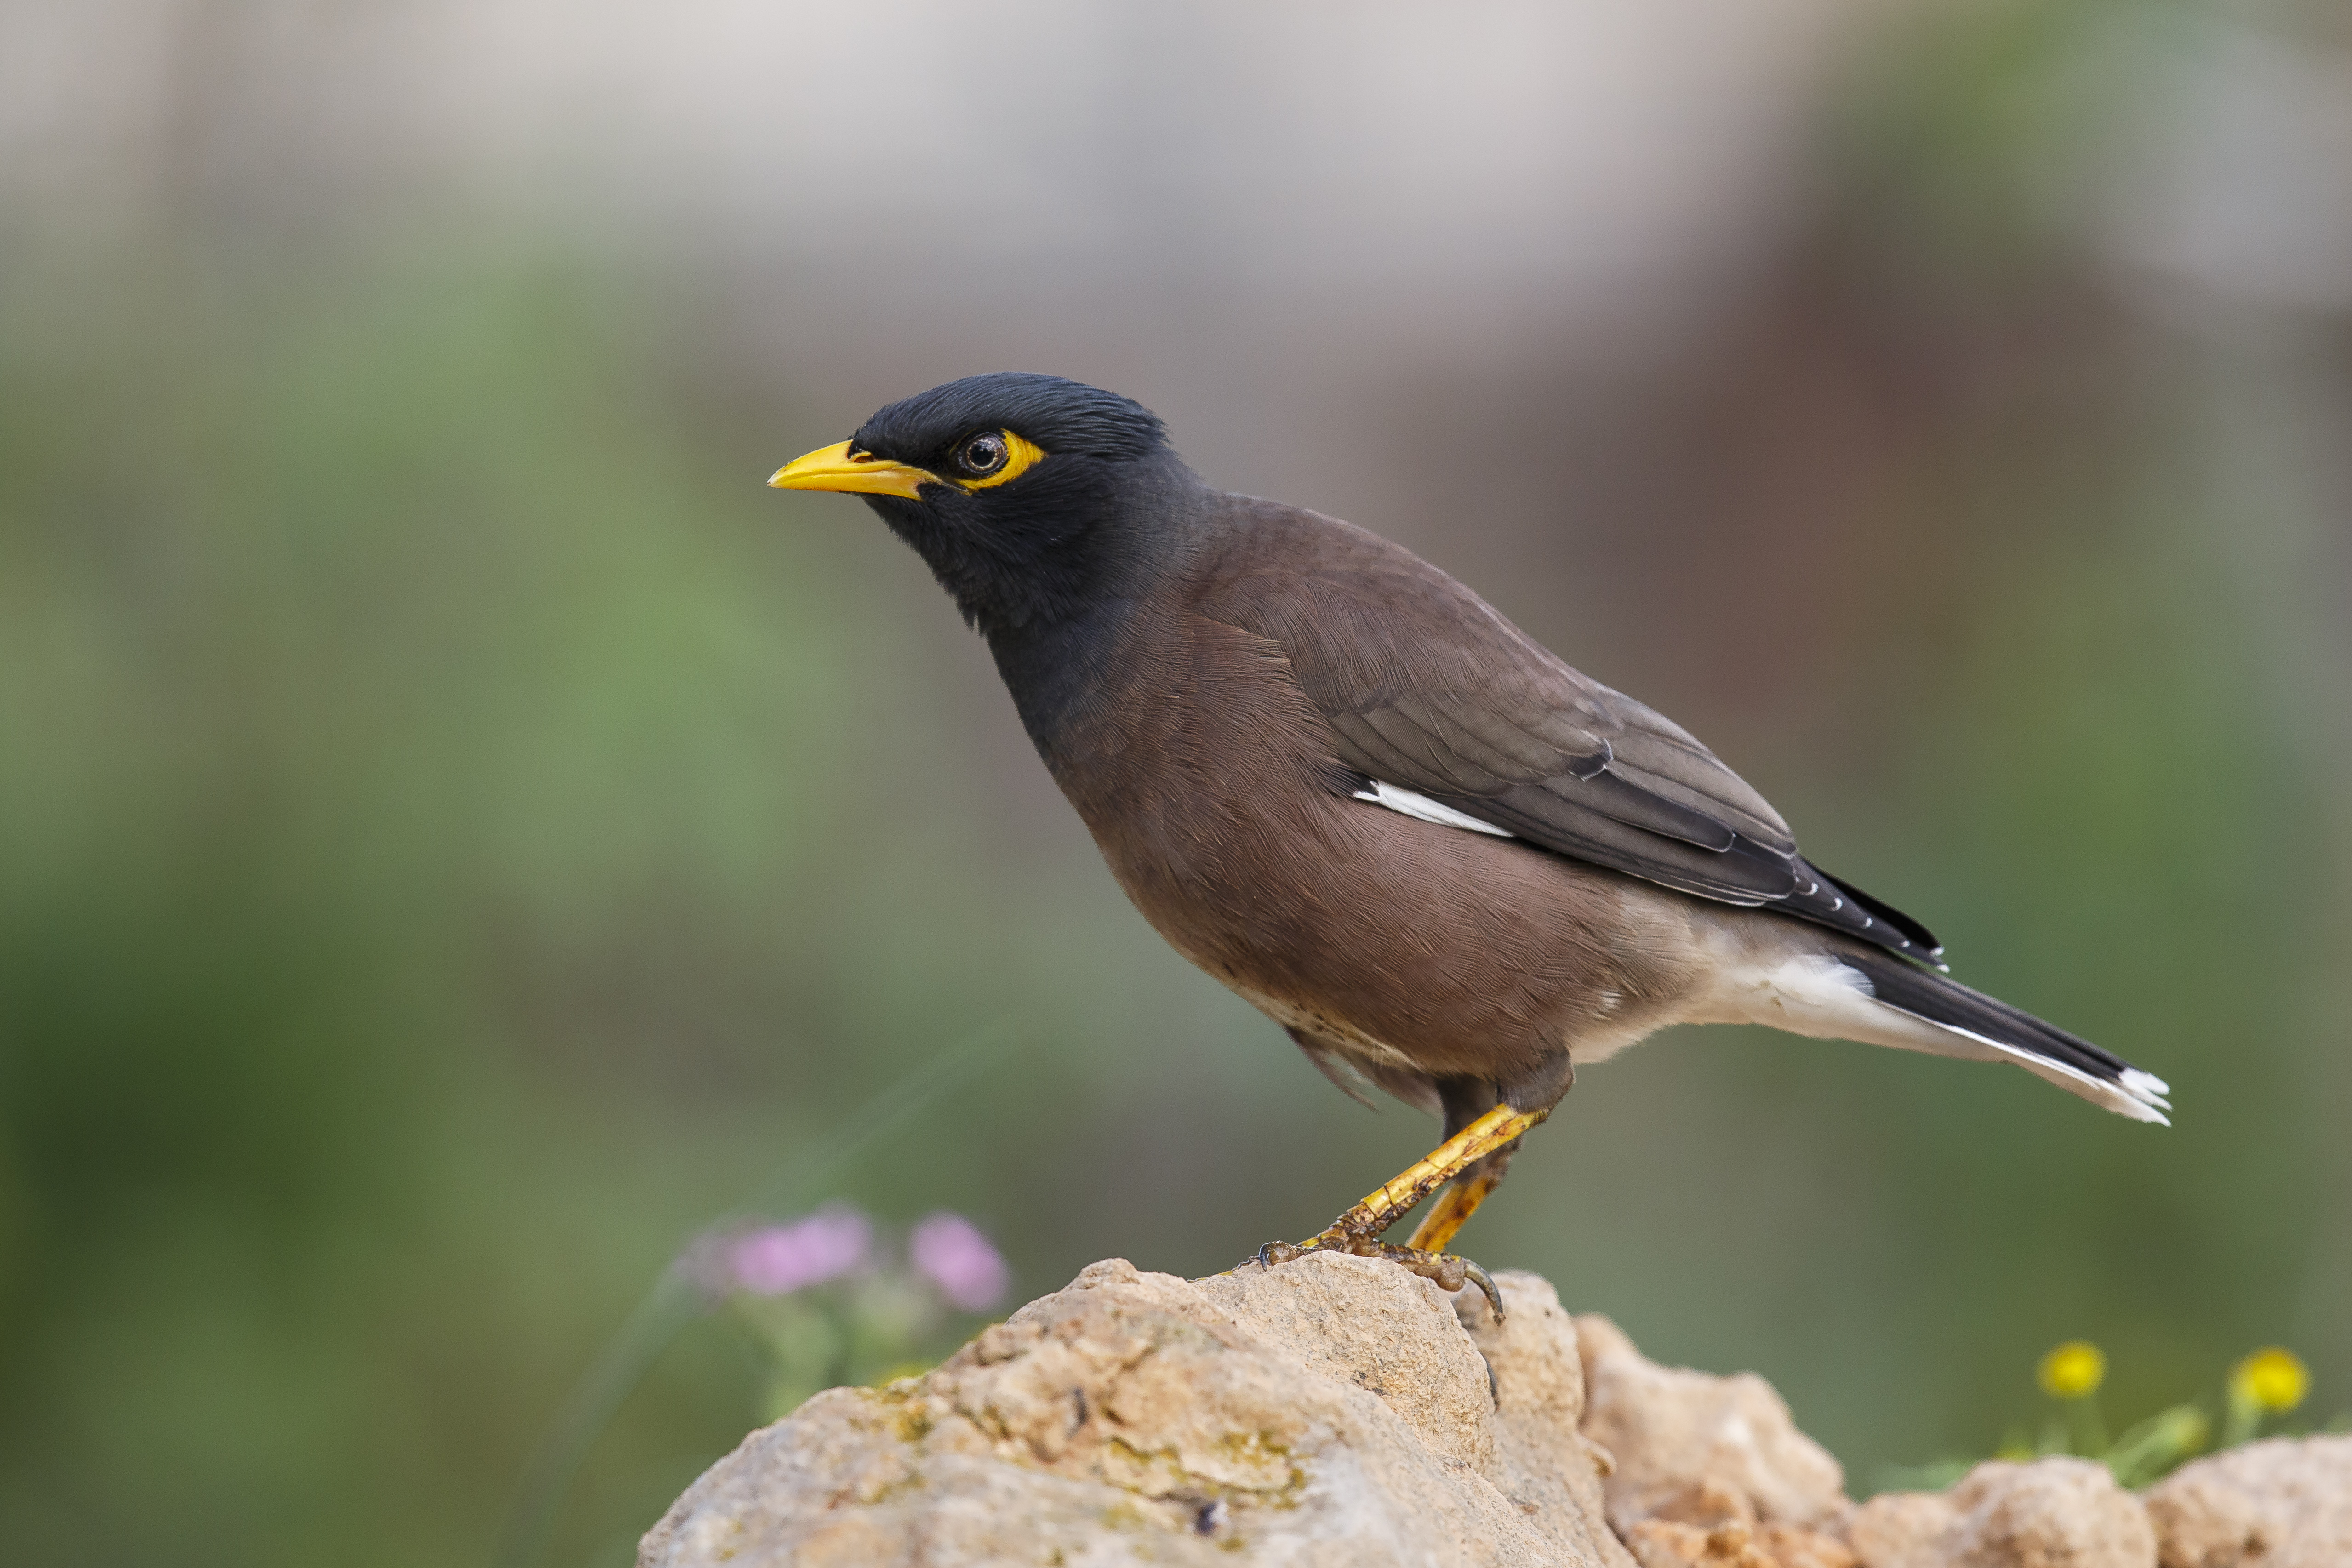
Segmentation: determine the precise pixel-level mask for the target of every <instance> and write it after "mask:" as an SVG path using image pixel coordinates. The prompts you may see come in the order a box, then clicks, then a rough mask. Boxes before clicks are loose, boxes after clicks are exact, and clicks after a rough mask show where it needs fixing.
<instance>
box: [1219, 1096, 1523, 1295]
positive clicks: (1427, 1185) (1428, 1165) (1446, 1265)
mask: <svg viewBox="0 0 2352 1568" xmlns="http://www.w3.org/2000/svg"><path fill="white" fill-rule="evenodd" d="M1550 1114H1551V1107H1549V1105H1547V1106H1545V1107H1543V1108H1542V1109H1541V1110H1536V1111H1515V1110H1513V1109H1512V1108H1511V1107H1510V1106H1508V1105H1497V1106H1496V1107H1495V1108H1494V1109H1493V1110H1491V1111H1488V1112H1487V1113H1486V1114H1485V1115H1483V1116H1480V1117H1479V1118H1478V1119H1477V1120H1476V1121H1475V1122H1473V1123H1471V1124H1469V1125H1468V1126H1466V1127H1465V1128H1463V1129H1462V1130H1461V1131H1460V1132H1458V1133H1456V1134H1454V1135H1453V1136H1452V1137H1450V1138H1448V1139H1446V1140H1445V1141H1444V1143H1442V1144H1440V1145H1437V1147H1435V1148H1433V1149H1432V1150H1431V1151H1430V1152H1429V1153H1428V1154H1426V1155H1423V1156H1422V1157H1421V1158H1419V1159H1417V1160H1415V1161H1414V1162H1413V1163H1412V1165H1410V1166H1406V1167H1405V1168H1404V1170H1403V1171H1402V1172H1401V1173H1399V1174H1398V1175H1397V1176H1392V1177H1391V1178H1390V1179H1389V1180H1387V1181H1385V1182H1382V1183H1381V1185H1380V1186H1377V1187H1375V1188H1373V1189H1372V1191H1371V1192H1370V1193H1369V1194H1367V1195H1366V1196H1365V1197H1364V1199H1363V1201H1361V1202H1360V1203H1358V1204H1357V1205H1356V1206H1355V1207H1352V1208H1350V1209H1349V1210H1348V1212H1347V1213H1345V1214H1343V1215H1341V1216H1340V1217H1339V1218H1337V1219H1335V1220H1333V1221H1332V1222H1331V1223H1330V1224H1329V1225H1328V1226H1327V1227H1326V1228H1324V1229H1323V1231H1322V1232H1321V1233H1320V1234H1319V1235H1317V1236H1314V1237H1311V1238H1309V1239H1307V1240H1305V1241H1302V1242H1297V1243H1295V1244H1294V1243H1292V1242H1288V1241H1269V1242H1267V1243H1266V1244H1265V1246H1263V1247H1261V1248H1259V1249H1257V1260H1258V1261H1259V1262H1260V1263H1262V1264H1265V1266H1267V1267H1269V1268H1271V1267H1273V1266H1274V1265H1275V1264H1277V1263H1287V1262H1289V1261H1290V1260H1292V1259H1294V1258H1300V1257H1304V1256H1305V1255H1306V1254H1307V1253H1309V1252H1352V1253H1354V1254H1356V1255H1357V1256H1358V1257H1363V1258H1387V1259H1390V1260H1392V1261H1394V1262H1398V1263H1402V1264H1403V1265H1404V1266H1405V1267H1406V1268H1408V1269H1411V1270H1412V1271H1413V1272H1414V1273H1416V1274H1420V1275H1423V1277H1424V1278H1427V1279H1430V1280H1433V1281H1436V1282H1437V1284H1438V1286H1439V1288H1441V1289H1443V1290H1448V1291H1458V1290H1460V1289H1461V1288H1462V1285H1463V1282H1464V1281H1465V1280H1470V1281H1475V1282H1476V1283H1477V1286H1478V1288H1479V1289H1480V1290H1481V1291H1485V1292H1486V1299H1487V1300H1488V1301H1490V1302H1492V1303H1493V1304H1494V1307H1495V1314H1496V1316H1497V1317H1500V1316H1501V1315H1502V1310H1503V1304H1502V1301H1501V1299H1500V1298H1499V1297H1498V1296H1497V1295H1496V1291H1495V1282H1494V1281H1492V1280H1489V1279H1487V1278H1486V1270H1484V1269H1481V1268H1479V1267H1478V1266H1477V1265H1476V1264H1475V1263H1473V1262H1471V1261H1469V1260H1467V1259H1464V1258H1454V1257H1449V1256H1446V1255H1444V1254H1441V1253H1438V1252H1434V1251H1432V1250H1429V1249H1423V1248H1418V1247H1388V1246H1383V1245H1382V1244H1381V1240H1380V1234H1381V1231H1383V1230H1386V1229H1387V1228H1389V1227H1390V1226H1391V1225H1393V1224H1395V1223H1396V1221H1397V1219H1398V1218H1400V1217H1401V1216H1402V1215H1403V1214H1405V1213H1406V1212H1407V1211H1408V1210H1410V1209H1411V1208H1412V1207H1413V1206H1414V1205H1415V1204H1417V1203H1419V1202H1420V1201H1421V1200H1422V1199H1423V1198H1424V1197H1428V1196H1429V1195H1430V1194H1431V1193H1432V1192H1433V1191H1435V1190H1436V1189H1437V1188H1438V1187H1440V1186H1444V1184H1445V1183H1447V1182H1449V1181H1452V1180H1453V1179H1454V1177H1455V1176H1460V1175H1461V1174H1462V1173H1463V1172H1464V1171H1465V1170H1467V1169H1469V1167H1471V1166H1474V1165H1476V1164H1477V1163H1478V1162H1479V1161H1481V1160H1484V1159H1485V1158H1486V1156H1487V1155H1492V1154H1494V1153H1496V1151H1497V1150H1499V1149H1502V1148H1504V1147H1506V1146H1507V1145H1510V1144H1513V1143H1516V1142H1517V1140H1518V1138H1519V1136H1520V1134H1524V1133H1525V1132H1526V1131H1527V1130H1528V1128H1530V1127H1533V1126H1535V1125H1536V1124H1538V1123H1540V1122H1541V1121H1542V1120H1543V1119H1544V1118H1545V1117H1547V1116H1549V1115H1550ZM1479 1196H1480V1197H1485V1196H1486V1195H1485V1193H1484V1192H1483V1191H1482V1192H1481V1193H1480V1194H1479ZM1474 1207H1475V1206H1474ZM1462 1218H1465V1219H1466V1218H1469V1212H1468V1210H1467V1209H1465V1210H1464V1211H1463V1215H1462ZM1457 1225H1458V1222H1457ZM1449 1234H1450V1232H1449Z"/></svg>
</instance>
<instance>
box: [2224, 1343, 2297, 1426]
mask: <svg viewBox="0 0 2352 1568" xmlns="http://www.w3.org/2000/svg"><path fill="white" fill-rule="evenodd" d="M2310 1391H2311V1369H2310V1368H2308V1367H2306V1366H2305V1365H2304V1364H2303V1360H2302V1358H2301V1357H2299V1356H2297V1355H2296V1354H2294V1352H2293V1351H2291V1350H2281V1349H2280V1348H2279V1347H2278V1346H2276V1345H2274V1344H2273V1345H2266V1346H2264V1347H2263V1349H2261V1350H2258V1351H2256V1352H2254V1354H2252V1355H2250V1356H2248V1357H2246V1359H2245V1360H2243V1361H2242V1362H2240V1363H2238V1364H2237V1366H2236V1367H2235V1368H2233V1369H2232V1370H2231V1373H2230V1397H2231V1399H2233V1400H2236V1401H2238V1402H2239V1403H2241V1404H2244V1405H2252V1406H2258V1407H2260V1408H2262V1409H2264V1410H2269V1411H2272V1412H2273V1413H2277V1414H2284V1412H2286V1411H2289V1410H2292V1409H2294V1407H2295V1406H2298V1405H2300V1404H2302V1403H2303V1396H2305V1394H2308V1393H2309V1392H2310Z"/></svg>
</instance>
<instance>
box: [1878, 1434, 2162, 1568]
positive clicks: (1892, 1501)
mask: <svg viewBox="0 0 2352 1568" xmlns="http://www.w3.org/2000/svg"><path fill="white" fill-rule="evenodd" d="M1846 1539H1847V1542H1848V1543H1849V1544H1850V1545H1851V1546H1852V1547H1853V1552H1854V1555H1855V1556H1856V1557H1858V1558H1859V1559H1860V1560H1861V1562H1862V1568H2156V1561H2157V1558H2156V1531H2155V1529H2154V1527H2153V1526H2151V1525H2150V1524H2149V1522H2148V1517H2147V1509H2146V1508H2144V1507H2142V1506H2141V1503H2140V1500H2138V1499H2137V1498H2136V1497H2134V1496H2132V1494H2131V1493H2129V1492H2127V1491H2126V1490H2123V1489H2122V1488H2121V1487H2119V1486H2117V1485H2116V1479H2115V1477H2114V1476H2113V1475H2111V1474H2109V1473H2108V1470H2107V1468H2106V1467H2105V1465H2102V1464H2097V1463H2095V1462H2094V1461H2092V1460H2090V1459H2074V1458H2045V1459H2036V1460H2034V1461H2033V1462H2032V1464H2009V1463H2005V1462H2003V1461H2000V1460H1991V1461H1989V1462H1987V1463H1985V1464H1981V1465H1979V1466H1978V1467H1977V1468H1976V1469H1972V1470H1970V1471H1969V1473H1968V1475H1967V1476H1966V1477H1964V1478H1963V1479H1961V1481H1960V1483H1959V1484H1958V1486H1955V1487H1954V1488H1953V1489H1952V1490H1950V1491H1948V1492H1888V1493H1885V1494H1884V1495H1882V1496H1879V1497H1874V1498H1873V1499H1871V1500H1869V1501H1868V1502H1866V1503H1864V1504H1863V1505H1862V1507H1861V1508H1860V1509H1858V1510H1856V1511H1855V1512H1854V1515H1853V1519H1852V1521H1850V1523H1849V1524H1848V1526H1847V1531H1846Z"/></svg>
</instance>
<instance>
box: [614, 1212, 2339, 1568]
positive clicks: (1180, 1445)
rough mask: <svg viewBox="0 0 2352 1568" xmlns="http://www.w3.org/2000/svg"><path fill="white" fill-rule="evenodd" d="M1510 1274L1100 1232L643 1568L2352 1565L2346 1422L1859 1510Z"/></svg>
mask: <svg viewBox="0 0 2352 1568" xmlns="http://www.w3.org/2000/svg"><path fill="white" fill-rule="evenodd" d="M1495 1278H1496V1286H1497V1288H1498V1289H1499V1291H1500V1292H1501V1294H1502V1297H1503V1301H1504V1302H1505V1304H1506V1306H1507V1309H1508V1316H1507V1318H1505V1319H1503V1320H1502V1321H1500V1322H1497V1321H1496V1317H1495V1315H1494V1313H1493V1312H1492V1311H1491V1309H1490V1308H1489V1307H1488V1306H1487V1304H1486V1300H1485V1298H1484V1297H1483V1296H1481V1295H1480V1294H1479V1292H1477V1291H1462V1292H1460V1293H1458V1295H1456V1296H1455V1297H1454V1298H1452V1299H1449V1298H1448V1297H1447V1296H1446V1294H1445V1293H1444V1292H1443V1291H1439V1290H1438V1289H1437V1287H1436V1286H1434V1285H1433V1284H1432V1283H1430V1282H1429V1281H1426V1280H1423V1279H1420V1278H1418V1277H1416V1276H1414V1275H1412V1274H1410V1273H1407V1272H1406V1271H1404V1270H1401V1269H1398V1268H1396V1267H1394V1266H1393V1265H1391V1264H1388V1263H1385V1262H1382V1261H1380V1260H1373V1259H1363V1258H1354V1257H1348V1256H1343V1255H1339V1254H1334V1253H1311V1254H1309V1255H1307V1257H1304V1258H1301V1259H1299V1260H1296V1261H1294V1262H1290V1263H1286V1264H1284V1265H1283V1266H1281V1267H1280V1268H1278V1269H1274V1270H1265V1269H1260V1268H1257V1267H1256V1266H1255V1265H1250V1266H1245V1267H1244V1268H1241V1269H1237V1270H1234V1271H1233V1272H1232V1273H1230V1274H1221V1275H1218V1276H1215V1277H1214V1278H1212V1279H1208V1280H1201V1281H1185V1280H1180V1279H1177V1278H1175V1277H1173V1276H1171V1275H1167V1274H1153V1273H1147V1272H1144V1271H1142V1270H1138V1269H1136V1268H1135V1267H1134V1266H1132V1265H1131V1264H1129V1263H1127V1262H1125V1261H1123V1260H1110V1261H1108V1262H1104V1263H1097V1264H1096V1265H1094V1266H1093V1267H1092V1268H1089V1269H1087V1270H1086V1271H1085V1272H1084V1273H1082V1274H1080V1275H1079V1276H1078V1277H1077V1279H1076V1280H1075V1281H1072V1282H1071V1284H1070V1285H1068V1286H1067V1287H1066V1288H1065V1289H1063V1290H1061V1291H1055V1293H1053V1294H1052V1295H1049V1296H1045V1297H1043V1298H1041V1299H1039V1300H1038V1301H1032V1302H1031V1303H1030V1304H1029V1305H1027V1306H1025V1307H1024V1308H1022V1309H1021V1310H1020V1311H1019V1312H1015V1313H1013V1316H1012V1317H1011V1318H1010V1319H1008V1320H1007V1321H1006V1322H1003V1323H1000V1324H997V1325H995V1326H994V1327H992V1328H990V1329H988V1330H986V1331H984V1332H983V1333H981V1334H980V1335H979V1336H978V1337H977V1338H975V1339H973V1340H972V1341H971V1343H969V1344H967V1345H965V1346H964V1347H963V1349H962V1350H961V1351H959V1352H957V1353H956V1354H955V1355H953V1356H951V1357H950V1358H949V1359H948V1360H947V1361H946V1362H944V1363H943V1364H940V1366H938V1367H936V1368H934V1369H933V1370H932V1371H930V1372H929V1373H927V1374H925V1375H922V1376H920V1377H915V1378H907V1379H902V1380H901V1381H899V1382H897V1383H893V1384H891V1385H888V1386H887V1387H886V1388H879V1389H873V1388H836V1389H833V1390H831V1391H829V1392H827V1393H824V1394H820V1395H818V1396H816V1397H814V1398H813V1399H811V1400H809V1401H808V1402H807V1403H806V1404H805V1405H803V1406H801V1408H800V1409H799V1410H797V1411H795V1412H793V1415H791V1416H788V1417H786V1418H785V1419H784V1420H782V1421H780V1422H778V1423H776V1424H775V1425H774V1426H772V1427H766V1428H764V1429H762V1430H761V1431H758V1432H754V1433H753V1434H751V1437H747V1438H746V1439H744V1441H743V1443H742V1445H741V1446H740V1448H737V1449H736V1450H735V1452H734V1453H732V1454H730V1455H729V1456H728V1457H727V1458H724V1459H721V1460H720V1461H719V1463H718V1464H716V1465H714V1466H712V1467H711V1469H709V1471H708V1472H706V1473H705V1474H704V1475H703V1477H702V1478H701V1479H699V1480H698V1481H696V1482H695V1484H694V1485H693V1486H692V1487H690V1488H688V1490H687V1491H686V1493H685V1495H683V1496H682V1497H680V1498H679V1499H678V1500H677V1503H676V1504H675V1505H673V1506H672V1508H671V1509H670V1511H669V1512H668V1513H667V1515H665V1516H664V1518H663V1519H662V1521H660V1522H659V1523H658V1524H656V1526H655V1527H654V1529H653V1530H652V1531H651V1532H649V1533H648V1534H647V1535H646V1538H645V1542H644V1543H643V1545H642V1547H641V1549H640V1552H639V1557H638V1562H639V1563H640V1568H717V1565H718V1564H720V1563H728V1564H732V1565H734V1568H771V1565H773V1568H782V1565H783V1564H795V1565H807V1568H831V1565H835V1564H840V1565H843V1568H847V1565H850V1564H856V1565H859V1568H865V1565H868V1564H875V1565H890V1564H900V1565H905V1568H915V1565H917V1564H920V1565H922V1568H962V1565H964V1564H978V1563H992V1564H994V1563H1034V1564H1039V1565H1041V1568H1044V1565H1049V1564H1059V1565H1061V1568H1114V1565H1119V1564H1129V1563H1170V1564H1180V1565H1181V1564H1185V1563H1194V1564H1210V1563H1217V1564H1230V1563H1280V1564H1284V1565H1285V1568H1342V1565H1345V1568H1357V1565H1362V1568H1384V1565H1388V1564H1397V1565H1403V1564H1412V1565H1414V1568H1422V1565H1424V1564H1432V1565H1445V1568H1456V1565H1459V1568H1485V1565H1487V1564H1494V1565H1497V1568H1500V1565H1504V1564H1509V1565H1514V1568H1516V1565H1520V1564H1527V1565H1530V1568H1534V1565H1545V1564H1549V1565H1556V1568H2157V1565H2158V1563H2159V1561H2160V1562H2161V1564H2162V1568H2257V1565H2259V1568H2320V1565H2322V1564H2326V1565H2329V1568H2335V1565H2337V1564H2347V1563H2352V1437H2344V1438H2309V1439H2305V1440H2303V1441H2300V1442H2289V1441H2284V1440H2280V1441H2273V1442H2268V1443H2257V1444H2253V1445H2252V1446H2250V1447H2248V1448H2242V1449H2237V1450H2233V1451H2231V1452H2230V1453H2226V1454H2222V1455H2219V1456H2216V1457H2214V1458H2209V1459H2205V1460H2200V1461H2199V1462H2198V1463H2196V1464H2193V1465H2190V1466H2188V1467H2185V1468H2184V1469H2181V1470H2180V1471H2179V1473H2177V1474H2176V1475H2175V1476H2174V1477H2173V1478H2172V1479H2169V1480H2168V1481H2166V1482H2165V1483H2163V1485H2161V1486H2159V1487H2157V1488H2155V1489H2154V1490H2152V1491H2151V1492H2150V1493H2149V1494H2148V1495H2147V1499H2146V1500H2145V1501H2143V1500H2142V1499H2140V1498H2139V1497H2137V1496H2135V1495H2133V1494H2132V1493H2130V1492H2127V1491H2125V1490H2122V1489H2121V1488H2119V1487H2117V1486H2116V1483H2115V1481H2114V1479H2112V1478H2111V1477H2110V1476H2109V1474H2108V1472H2107V1471H2106V1470H2105V1468H2103V1467H2102V1466H2099V1465H2096V1464H2094V1463H2092V1462H2090V1461H2088V1460H2083V1459H2070V1458H2045V1459H2040V1460H2036V1461H2034V1462H2033V1463H2031V1464H2004V1463H1988V1464H1984V1465H1979V1466H1978V1467H1977V1468H1976V1469H1974V1470H1972V1471H1970V1472H1969V1475H1968V1476H1967V1477H1966V1478H1965V1479H1962V1480H1961V1481H1960V1483H1959V1484H1958V1485H1957V1486H1955V1487H1954V1488H1953V1489H1952V1490H1949V1491H1948V1492H1937V1493H1922V1492H1906V1493H1890V1494H1887V1495H1885V1496H1881V1497H1876V1498H1873V1499H1871V1500H1869V1501H1867V1502H1865V1503H1864V1504H1862V1505H1861V1506H1860V1507H1859V1508H1857V1507H1856V1506H1855V1505H1854V1504H1853V1503H1852V1502H1851V1501H1849V1500H1847V1498H1846V1496H1845V1491H1844V1484H1843V1474H1842V1472H1841V1471H1840V1469H1839V1467H1838V1464H1837V1461H1836V1460H1835V1459H1833V1458H1831V1457H1830V1456H1829V1454H1828V1453H1827V1452H1826V1451H1824V1450H1823V1449H1822V1448H1821V1447H1820V1445H1818V1444H1816V1443H1814V1442H1813V1441H1812V1440H1811V1438H1809V1437H1806V1436H1805V1435H1804V1433H1802V1432H1801V1431H1800V1430H1799V1429H1798V1428H1797V1426H1796V1423H1795V1422H1794V1420H1793V1419H1792V1418H1791V1417H1790V1413H1789V1409H1788V1406H1786V1405H1785V1404H1784V1403H1782V1401H1781V1399H1780V1396H1779V1395H1778V1394H1776V1393H1774V1392H1773V1390H1772V1388H1771V1386H1770V1385H1769V1384H1767V1383H1765V1382H1764V1381H1763V1379H1761V1378H1759V1377H1756V1376H1754V1375H1748V1374H1742V1375H1737V1376H1731V1377H1717V1376H1713V1375H1708V1374H1706V1373H1699V1372H1691V1371H1686V1370H1683V1369H1679V1368H1673V1367H1664V1366H1660V1365H1658V1364H1654V1363H1653V1362H1651V1361H1649V1360H1647V1359H1646V1358H1644V1357H1643V1355H1642V1354H1641V1353H1640V1352H1639V1351H1637V1350H1635V1349H1634V1347H1633V1342H1632V1341H1631V1340H1630V1339H1628V1338H1627V1337H1626V1336H1625V1334H1624V1333H1622V1331H1620V1330H1619V1329H1618V1328H1617V1327H1616V1325H1614V1324H1613V1323H1612V1322H1609V1321H1608V1320H1607V1319H1605V1318H1600V1317H1590V1316H1588V1317H1582V1318H1574V1317H1570V1314H1569V1313H1568V1312H1566V1311H1565V1310H1563V1309H1562V1308H1561V1306H1560V1303H1559V1298H1558V1296H1557V1295H1556V1294H1555V1293H1554V1292H1553V1290H1552V1288H1551V1286H1550V1285H1549V1284H1548V1283H1547V1282H1545V1281H1543V1280H1541V1279H1539V1278H1538V1277H1537V1276H1535V1275H1533V1274H1525V1273H1517V1272H1510V1271H1506V1272H1503V1273H1499V1274H1497V1275H1496V1277H1495Z"/></svg>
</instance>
